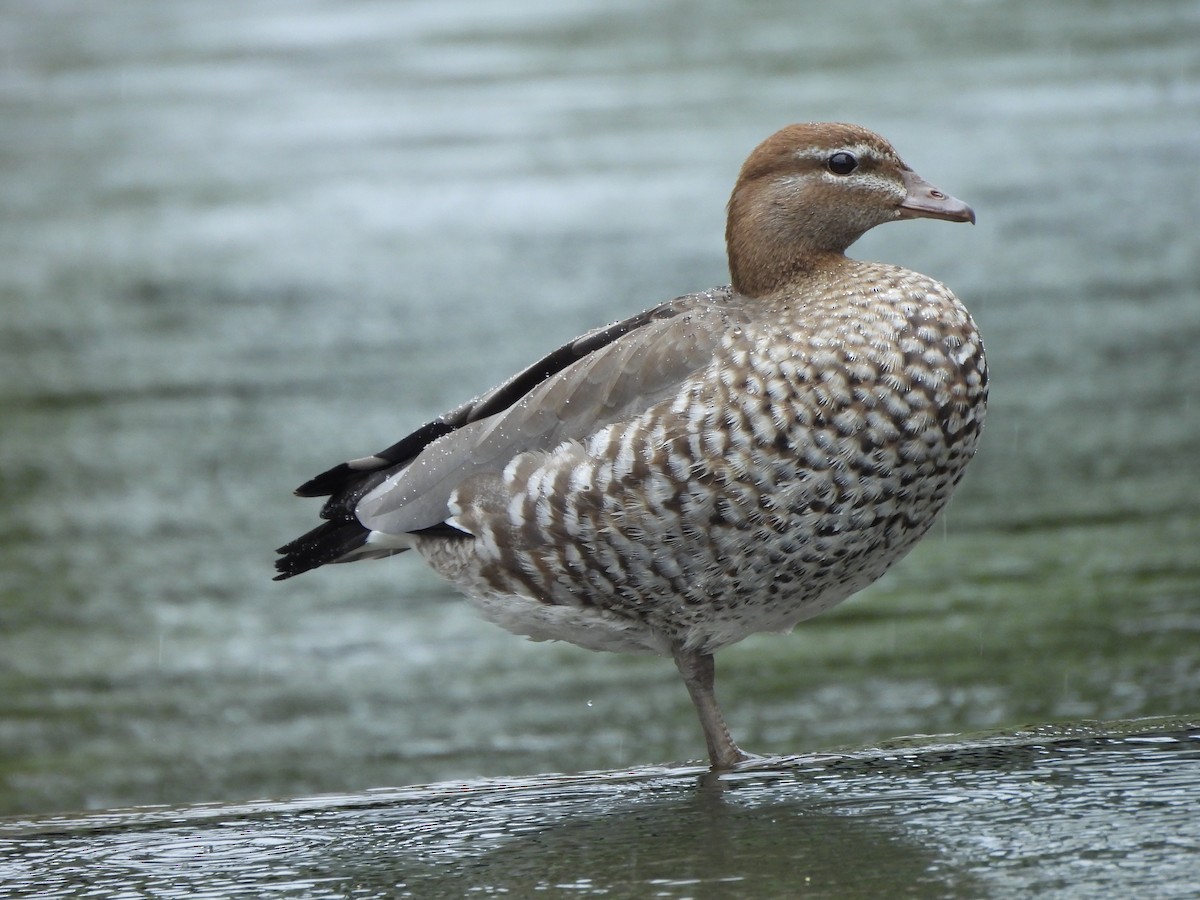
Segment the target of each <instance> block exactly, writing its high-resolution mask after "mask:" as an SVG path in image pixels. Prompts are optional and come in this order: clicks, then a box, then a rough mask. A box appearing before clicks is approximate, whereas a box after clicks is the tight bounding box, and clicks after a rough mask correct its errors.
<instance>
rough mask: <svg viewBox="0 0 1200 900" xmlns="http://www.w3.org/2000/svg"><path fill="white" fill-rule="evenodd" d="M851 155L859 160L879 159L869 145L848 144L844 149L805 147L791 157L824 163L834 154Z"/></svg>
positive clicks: (875, 151)
mask: <svg viewBox="0 0 1200 900" xmlns="http://www.w3.org/2000/svg"><path fill="white" fill-rule="evenodd" d="M842 152H845V153H853V154H854V155H855V156H857V157H858V158H859V159H863V158H865V157H871V158H872V159H879V153H878V151H877V150H876V148H875V147H872V146H871V145H870V144H850V145H849V146H846V147H805V148H804V149H802V150H796V151H795V152H794V153H793V154H792V156H793V157H794V158H795V159H802V160H805V161H806V162H807V161H813V162H825V160H827V159H829V157H830V156H832V155H833V154H835V153H842Z"/></svg>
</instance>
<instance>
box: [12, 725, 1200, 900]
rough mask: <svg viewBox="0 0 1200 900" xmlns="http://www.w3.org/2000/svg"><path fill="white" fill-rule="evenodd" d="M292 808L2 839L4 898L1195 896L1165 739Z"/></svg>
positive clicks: (16, 827) (1173, 750)
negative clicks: (79, 894) (24, 894)
mask: <svg viewBox="0 0 1200 900" xmlns="http://www.w3.org/2000/svg"><path fill="white" fill-rule="evenodd" d="M1154 724H1155V725H1156V726H1157V727H1154V728H1152V729H1151V730H1146V729H1147V728H1148V726H1149V725H1150V723H1148V722H1145V721H1143V722H1140V723H1129V724H1128V725H1127V726H1125V727H1123V728H1117V727H1111V728H1110V729H1108V730H1106V731H1101V730H1099V729H1090V730H1088V729H1083V728H1079V729H1075V730H1074V733H1072V734H1067V733H1063V732H1059V733H1051V732H1050V731H1049V730H1048V729H1047V730H1045V731H1044V732H1043V733H1042V734H1031V733H1025V734H1020V735H1014V736H1005V737H994V738H991V739H983V740H978V741H958V742H956V743H954V744H951V745H945V744H938V743H934V742H930V741H926V742H919V743H918V742H912V743H910V744H909V745H907V746H906V745H897V746H893V747H888V748H881V749H878V750H872V751H864V752H860V753H856V754H851V755H846V756H814V757H797V758H791V759H780V760H768V761H763V762H762V763H761V764H758V765H756V766H755V767H753V768H750V769H749V770H747V771H742V772H737V773H731V774H728V775H725V776H722V777H720V778H713V777H711V776H706V775H705V774H704V773H703V770H701V769H682V768H676V769H634V770H630V771H628V772H621V773H619V772H611V773H604V774H595V775H578V776H542V777H537V778H524V779H517V780H511V781H506V782H495V783H489V782H473V783H460V784H443V785H435V786H432V787H427V788H412V789H408V790H392V791H376V792H372V793H369V794H359V795H354V796H330V797H323V798H316V799H312V800H301V801H294V802H291V803H287V804H270V803H262V804H253V805H243V806H240V807H237V806H210V807H198V808H180V809H161V810H140V811H135V810H130V811H116V812H110V813H101V814H92V815H87V816H82V817H74V818H70V817H57V818H45V819H42V820H35V821H26V822H22V821H12V822H9V823H4V822H0V882H2V883H3V885H4V886H5V887H4V888H0V896H16V895H19V893H20V892H21V891H22V890H29V891H30V892H31V893H32V892H34V891H35V890H36V892H37V896H40V897H67V896H76V894H75V893H74V891H76V890H77V889H78V888H79V886H80V885H87V889H88V891H87V896H89V897H98V898H99V897H119V896H154V897H194V896H209V897H236V896H255V897H261V896H279V897H354V896H367V895H386V896H397V897H406V896H413V897H429V896H468V895H471V894H475V893H478V894H484V895H490V894H509V895H513V896H532V895H533V894H534V893H549V894H552V895H558V896H639V897H642V896H644V897H680V898H681V897H726V896H728V897H734V896H737V897H747V896H759V897H767V896H772V897H785V896H786V897H796V896H805V897H839V898H842V897H872V896H873V897H878V896H920V897H983V896H997V897H1003V896H1011V897H1031V896H1037V897H1096V896H1113V895H1117V896H1129V895H1130V893H1129V892H1130V891H1132V892H1133V893H1134V894H1136V895H1139V896H1154V897H1156V898H1170V897H1179V898H1183V897H1194V896H1195V892H1196V890H1197V889H1198V888H1200V854H1198V853H1196V851H1197V849H1200V822H1198V820H1197V818H1196V816H1195V814H1194V813H1195V802H1194V801H1195V793H1194V788H1195V785H1196V780H1197V778H1198V777H1200V772H1198V771H1197V767H1198V766H1200V725H1198V724H1191V725H1187V724H1186V723H1183V722H1169V721H1161V722H1158V723H1154Z"/></svg>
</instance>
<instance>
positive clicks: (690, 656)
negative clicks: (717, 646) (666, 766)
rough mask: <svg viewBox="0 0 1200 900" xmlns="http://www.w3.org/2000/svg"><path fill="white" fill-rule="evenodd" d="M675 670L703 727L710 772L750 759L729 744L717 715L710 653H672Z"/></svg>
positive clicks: (726, 730) (684, 651)
mask: <svg viewBox="0 0 1200 900" xmlns="http://www.w3.org/2000/svg"><path fill="white" fill-rule="evenodd" d="M674 656H675V668H677V669H678V670H679V674H680V675H682V676H683V683H684V684H685V685H687V689H688V694H689V695H691V698H692V703H693V704H694V705H695V707H696V713H697V714H698V715H699V716H700V725H701V727H703V728H704V740H705V742H706V743H707V744H708V758H709V761H710V762H711V763H712V767H713V768H714V769H732V768H733V767H734V766H735V765H737V764H738V763H740V762H743V761H744V760H747V759H751V756H750V754H748V753H744V752H743V751H742V750H741V749H739V747H738V745H737V744H735V743H734V742H733V737H732V736H731V735H730V734H729V726H728V725H726V724H725V717H724V716H722V715H721V707H719V706H718V705H717V697H716V694H715V693H714V692H713V682H714V680H715V678H716V663H715V661H714V660H713V655H712V654H711V653H697V652H695V651H687V650H676V651H675V654H674Z"/></svg>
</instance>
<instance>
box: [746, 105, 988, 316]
mask: <svg viewBox="0 0 1200 900" xmlns="http://www.w3.org/2000/svg"><path fill="white" fill-rule="evenodd" d="M915 218H927V219H945V220H946V221H949V222H971V223H974V221H975V213H974V212H973V211H972V209H971V207H969V206H967V205H966V204H965V203H963V202H962V201H961V200H956V199H955V198H954V197H951V196H950V195H949V194H946V193H943V192H942V191H940V190H938V189H937V188H935V187H934V186H933V185H931V184H929V182H927V181H925V179H923V178H921V176H919V175H918V174H917V173H916V172H914V171H913V170H912V169H910V168H909V167H908V166H907V165H905V163H904V161H903V160H902V159H900V156H899V154H897V153H896V151H895V150H894V149H893V148H892V145H891V144H889V143H888V142H887V141H885V140H884V139H883V138H882V137H880V136H879V135H877V134H875V133H874V132H872V131H868V130H867V129H865V128H861V127H859V126H857V125H844V124H839V123H828V122H818V123H809V124H803V125H789V126H788V127H786V128H784V129H782V130H781V131H777V132H776V133H775V134H773V135H771V136H770V137H769V138H767V139H766V140H765V141H763V142H762V143H761V144H759V145H758V147H756V148H755V150H754V152H753V153H751V154H750V156H749V158H748V159H747V160H746V162H745V164H744V165H743V166H742V170H741V173H740V174H739V175H738V179H737V184H736V185H735V186H734V188H733V195H732V196H731V197H730V199H729V218H728V220H727V222H726V226H725V243H726V248H727V250H728V253H729V270H730V274H731V276H732V279H733V287H734V289H735V290H736V291H737V292H738V293H740V294H743V295H745V296H750V297H758V296H763V295H765V294H769V293H772V292H773V291H776V290H779V289H780V288H782V287H784V286H786V285H787V284H788V283H789V282H791V281H793V280H795V279H796V278H799V277H803V276H804V275H806V274H807V273H810V272H812V271H814V270H816V269H818V268H819V267H821V266H822V265H828V264H830V262H831V261H832V260H835V259H837V258H840V257H842V256H844V254H845V251H846V248H847V247H849V246H850V245H851V244H853V243H854V242H855V241H856V240H858V239H859V238H860V237H861V236H862V235H863V234H864V233H865V232H867V231H868V230H870V229H871V228H874V227H875V226H876V225H881V224H883V223H884V222H893V221H895V220H897V219H915Z"/></svg>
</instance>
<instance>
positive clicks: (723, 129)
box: [0, 0, 1200, 852]
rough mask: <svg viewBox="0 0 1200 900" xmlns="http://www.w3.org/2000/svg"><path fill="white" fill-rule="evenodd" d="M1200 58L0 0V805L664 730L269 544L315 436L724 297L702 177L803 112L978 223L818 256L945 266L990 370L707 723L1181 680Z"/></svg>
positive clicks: (1150, 691) (558, 653)
mask: <svg viewBox="0 0 1200 900" xmlns="http://www.w3.org/2000/svg"><path fill="white" fill-rule="evenodd" d="M1198 44H1200V4H1198V3H1195V2H1165V0H1163V2H1154V0H1150V2H1138V3H1132V2H1129V3H1120V2H1109V3H1099V4H1097V3H1091V2H1083V0H1077V2H1062V3H1056V4H1044V3H1038V2H1034V0H1015V2H1009V3H1000V2H981V3H970V4H964V3H958V2H949V0H922V2H916V3H912V4H909V5H908V6H907V7H906V12H905V15H904V16H903V18H901V19H899V20H897V19H895V17H894V12H892V6H890V5H888V4H884V3H882V2H877V0H876V2H870V0H855V2H850V3H843V4H841V5H840V6H839V9H838V13H837V15H831V14H827V13H826V12H821V13H819V14H818V13H816V12H799V11H797V9H796V7H795V4H790V3H783V2H763V3H748V2H747V3H732V4H730V3H716V2H712V3H701V4H697V5H695V6H694V7H689V8H688V10H687V12H684V11H683V10H682V8H681V7H679V6H677V5H673V4H669V3H662V4H624V5H621V4H618V5H615V6H614V5H613V4H609V3H605V4H600V3H592V4H589V3H586V2H581V3H574V4H551V3H545V2H533V0H523V2H519V3H506V4H502V5H501V4H485V3H459V4H441V3H405V4H378V3H367V2H358V3H332V2H322V0H313V2H310V3H305V4H303V5H296V4H277V3H271V2H265V0H248V2H243V3H239V4H236V5H235V6H230V5H226V4H208V3H189V4H162V3H158V2H154V0H141V2H129V3H124V4H120V5H119V6H107V7H105V9H104V10H103V11H98V10H97V9H96V8H95V7H94V5H93V4H87V3H83V2H81V0H79V2H69V0H61V2H53V3H46V2H42V0H27V2H23V3H21V2H18V3H10V4H8V5H7V6H6V8H5V14H4V16H3V17H0V46H3V48H4V54H3V61H2V65H3V68H2V70H0V72H2V78H3V82H2V84H3V92H2V93H0V104H2V109H0V112H2V114H3V121H4V128H3V134H2V135H0V158H2V159H3V167H2V169H0V308H2V309H3V311H4V314H3V316H2V318H0V812H4V813H9V814H16V813H22V814H26V813H38V812H46V811H52V810H64V809H80V808H103V807H111V806H126V805H131V804H144V803H171V804H177V803H185V802H193V801H203V800H214V801H215V800H222V801H232V800H236V799H242V798H255V797H270V796H275V797H288V796H302V795H306V794H312V793H316V792H328V791H360V790H364V789H367V788H369V787H372V786H377V785H383V784H415V783H421V782H430V781H446V780H457V779H471V778H476V777H480V776H500V775H504V776H520V775H536V774H537V773H541V772H554V771H581V770H588V769H604V770H613V769H620V768H623V767H628V766H634V765H643V764H647V763H652V762H663V761H671V760H676V761H678V760H686V759H690V758H695V757H696V756H697V755H698V754H699V753H701V752H702V742H701V739H700V735H699V732H698V728H697V726H696V724H695V722H694V718H693V713H692V711H691V709H690V706H689V705H688V702H687V699H686V695H685V694H684V692H683V689H682V687H681V685H680V684H679V683H678V679H677V676H676V675H675V674H674V672H673V670H672V667H671V666H670V665H669V664H667V663H664V662H663V661H661V660H653V659H629V658H617V657H602V656H596V655H591V654H587V653H585V652H583V651H578V650H575V649H574V648H570V647H561V646H537V645H530V644H527V643H525V642H522V641H520V640H517V639H515V638H512V637H510V636H508V635H505V634H503V633H500V632H498V631H496V630H494V629H492V628H491V627H490V626H487V625H485V624H483V623H481V622H478V621H477V620H475V618H474V617H473V616H472V615H471V613H470V612H469V611H468V610H466V609H465V608H464V607H463V606H462V605H461V604H458V603H455V602H452V601H451V598H452V596H453V595H452V594H451V593H450V592H449V591H448V590H446V589H445V588H444V587H442V586H441V585H440V584H439V583H438V582H437V581H436V580H435V579H434V578H433V577H432V576H431V575H429V574H428V573H427V572H425V571H424V570H423V569H421V567H420V566H419V565H418V564H416V562H415V561H414V560H407V559H400V560H392V561H388V562H385V563H378V564H363V565H357V566H351V567H342V568H337V569H334V570H331V571H323V572H319V573H316V574H314V575H311V576H306V577H305V578H302V579H296V580H293V581H291V582H288V583H286V584H282V585H275V584H271V583H270V582H269V580H268V579H269V576H270V560H271V555H272V554H271V552H270V551H271V548H273V547H275V546H277V545H278V544H280V543H281V542H283V541H284V540H286V539H287V538H289V537H291V536H293V535H295V534H297V533H299V532H300V530H302V529H305V528H307V527H309V525H310V523H311V522H312V521H313V516H314V514H315V508H314V505H313V504H312V503H306V502H303V501H300V500H296V499H295V498H293V497H291V495H290V491H291V489H292V488H293V487H294V486H295V485H296V484H299V483H300V482H301V481H303V480H304V479H305V478H307V477H308V476H310V475H312V474H314V473H315V472H317V471H319V470H320V469H322V468H323V467H325V466H326V465H328V464H330V463H332V462H335V461H337V460H340V459H343V458H346V457H347V456H354V455H359V454H361V453H365V452H369V451H371V450H374V449H377V448H379V447H382V446H386V445H387V444H388V443H390V442H391V441H392V440H394V439H395V438H397V437H398V436H400V435H401V434H402V433H403V432H404V431H405V430H407V429H408V428H410V427H412V426H414V425H416V424H418V423H420V422H421V421H423V420H424V419H425V418H426V417H428V416H430V415H433V414H436V413H437V412H439V411H441V410H442V409H444V408H446V407H448V406H450V405H452V404H454V403H457V402H458V401H460V400H461V399H463V398H464V397H466V396H469V395H472V394H474V393H476V392H477V391H479V390H481V389H483V388H485V387H487V386H488V385H490V384H491V383H493V382H494V381H495V380H497V379H499V378H500V377H502V376H504V375H505V374H507V373H508V372H510V371H511V370H512V369H513V368H515V367H516V366H519V365H521V364H523V363H525V362H527V361H528V360H529V359H531V358H533V357H534V356H535V355H537V354H539V353H541V352H543V351H545V350H546V349H547V348H548V347H550V346H553V345H554V344H556V343H557V342H558V341H559V340H562V339H565V338H568V337H570V336H572V335H573V334H576V333H578V332H580V331H582V330H584V329H585V328H588V327H591V326H593V325H595V324H598V323H601V322H605V321H609V320H611V319H614V318H617V317H619V316H622V315H626V314H629V313H632V312H634V311H636V310H638V309H640V308H643V307H645V306H648V305H650V304H652V303H654V302H657V301H659V300H662V299H665V298H667V297H670V296H673V295H675V294H678V293H682V292H684V291H689V290H694V289H699V288H704V287H707V286H710V285H712V284H717V283H722V282H724V281H725V279H726V275H725V272H724V263H723V255H722V247H721V234H722V227H723V222H722V216H723V204H724V201H725V198H726V196H727V192H728V190H729V188H730V186H731V184H732V180H733V177H734V175H735V173H736V170H737V167H738V165H739V164H740V163H741V160H742V159H743V157H744V156H745V154H746V153H747V152H748V150H749V149H750V148H751V147H752V146H753V145H754V144H755V143H756V142H757V141H758V140H760V139H761V138H762V137H764V136H765V135H766V134H768V133H770V132H771V131H773V130H774V129H775V128H777V127H779V126H780V125H782V124H784V123H786V122H788V121H793V120H802V119H845V120H851V121H860V122H862V123H863V124H866V125H869V126H871V127H874V128H876V129H878V130H879V131H881V132H882V133H884V134H885V135H887V136H888V137H889V138H891V139H892V140H893V141H894V142H895V143H896V145H897V146H898V147H899V149H900V151H901V152H902V154H904V156H905V157H906V158H907V159H908V161H909V162H910V163H911V164H913V166H914V167H915V168H916V169H917V170H918V171H920V172H921V173H922V174H923V175H925V176H926V177H927V178H929V179H930V180H931V181H933V182H934V183H935V184H938V185H939V186H941V187H943V188H945V189H946V190H948V191H951V192H952V193H954V194H955V195H957V196H959V197H962V198H963V199H964V200H967V201H968V202H971V203H972V204H973V205H974V206H975V208H976V210H977V212H978V214H979V225H978V227H976V228H974V229H970V228H965V227H955V226H950V225H948V224H945V223H937V222H921V223H906V224H904V225H902V226H901V225H896V226H889V227H887V228H881V229H878V230H877V231H876V232H874V233H872V234H871V235H868V236H867V237H866V238H865V239H864V240H863V241H861V242H860V244H859V245H858V246H856V248H855V250H854V252H855V253H856V254H857V255H860V256H865V257H874V258H882V259H888V260H891V261H895V262H899V263H902V264H905V265H910V266H912V267H914V268H917V269H920V270H922V271H925V272H928V273H930V274H933V275H935V276H937V277H939V278H941V279H943V280H944V281H946V282H947V283H949V284H950V285H951V286H952V287H953V288H954V289H955V290H956V291H957V292H958V293H959V294H960V295H961V296H962V297H963V298H965V300H966V302H967V303H968V305H969V306H970V307H971V308H972V309H973V311H974V312H975V314H976V316H977V318H978V320H979V322H980V325H981V327H982V329H983V331H984V334H985V337H986V340H987V343H988V348H989V354H990V360H991V364H992V369H993V382H992V384H993V388H992V398H993V401H992V407H991V412H990V416H989V424H988V431H987V433H986V434H985V437H984V446H983V449H982V451H981V453H980V455H979V458H978V460H977V461H976V463H975V464H974V466H973V470H972V471H971V472H969V473H968V476H967V479H966V481H965V482H964V484H963V486H962V489H961V491H960V493H959V494H958V496H957V497H956V500H955V503H954V505H953V507H952V508H951V510H950V512H949V515H948V516H946V517H945V520H944V522H943V523H942V524H941V525H939V526H937V527H935V529H934V532H933V533H932V534H931V536H930V538H929V539H928V540H927V541H926V542H925V543H924V544H923V545H921V546H920V547H919V548H918V549H917V551H915V552H914V554H913V555H912V557H911V558H910V559H909V560H907V561H906V562H905V563H904V564H902V565H901V566H900V567H898V568H897V570H896V571H894V572H893V573H891V574H890V575H889V576H888V577H887V578H886V579H884V581H883V582H882V583H880V584H879V585H877V586H875V587H874V588H872V589H870V590H869V591H867V592H865V593H864V594H863V595H862V596H860V597H858V598H856V599H854V600H852V601H851V602H850V603H848V604H846V605H844V606H843V607H841V608H839V609H838V610H836V611H834V612H832V613H830V614H828V615H826V616H823V617H820V618H818V619H816V620H814V621H813V622H811V623H807V624H805V625H804V626H803V627H802V628H801V629H800V630H799V631H798V632H797V633H796V634H795V635H793V636H791V637H788V638H781V637H776V636H765V637H761V638H755V639H752V640H750V641H747V642H746V643H745V644H743V645H740V646H738V647H735V648H731V649H730V650H729V651H727V652H725V653H723V654H722V657H721V659H720V661H719V665H720V668H721V675H720V683H721V690H722V695H723V699H724V702H725V704H726V706H727V711H728V713H729V718H730V720H731V724H732V726H733V728H734V731H735V733H736V734H737V736H738V737H739V739H740V740H741V742H742V743H743V744H744V745H745V746H746V747H748V748H749V749H753V750H756V751H759V752H764V753H773V754H785V753H808V752H812V751H814V750H817V749H821V748H827V747H831V746H838V745H849V746H862V745H869V744H873V743H877V742H879V741H881V740H884V739H886V738H890V737H893V736H896V735H903V734H911V733H935V732H969V731H975V730H978V729H983V728H993V727H1013V726H1016V725H1019V724H1021V723H1026V722H1063V723H1071V722H1074V721H1077V720H1081V719H1118V718H1125V717H1134V716H1145V715H1182V714H1188V713H1194V712H1195V711H1196V710H1197V709H1200V639H1198V637H1200V602H1198V597H1200V561H1198V558H1197V555H1196V552H1195V547H1196V546H1197V544H1198V543H1200V502H1198V500H1200V489H1198V488H1197V478H1196V475H1197V471H1196V458H1195V447H1196V446H1197V445H1198V443H1200V409H1198V407H1197V404H1196V401H1195V398H1196V397H1197V395H1198V391H1200V356H1198V355H1197V354H1196V352H1195V347H1196V346H1197V343H1198V341H1200V252H1198V250H1200V242H1198V239H1197V236H1196V233H1195V229H1194V228H1191V227H1190V226H1188V224H1187V223H1190V222H1192V221H1193V220H1194V218H1195V211H1196V210H1197V209H1198V208H1200V180H1198V179H1196V177H1195V174H1196V171H1197V163H1198V162H1200V126H1198V125H1197V122H1200V57H1198V55H1197V52H1196V47H1197V46H1198ZM1122 758H1124V757H1122ZM1189 771H1192V770H1189ZM1192 777H1193V778H1194V776H1192ZM1193 783H1195V782H1194V781H1193ZM606 821H608V820H606ZM847 852H849V851H847Z"/></svg>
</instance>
